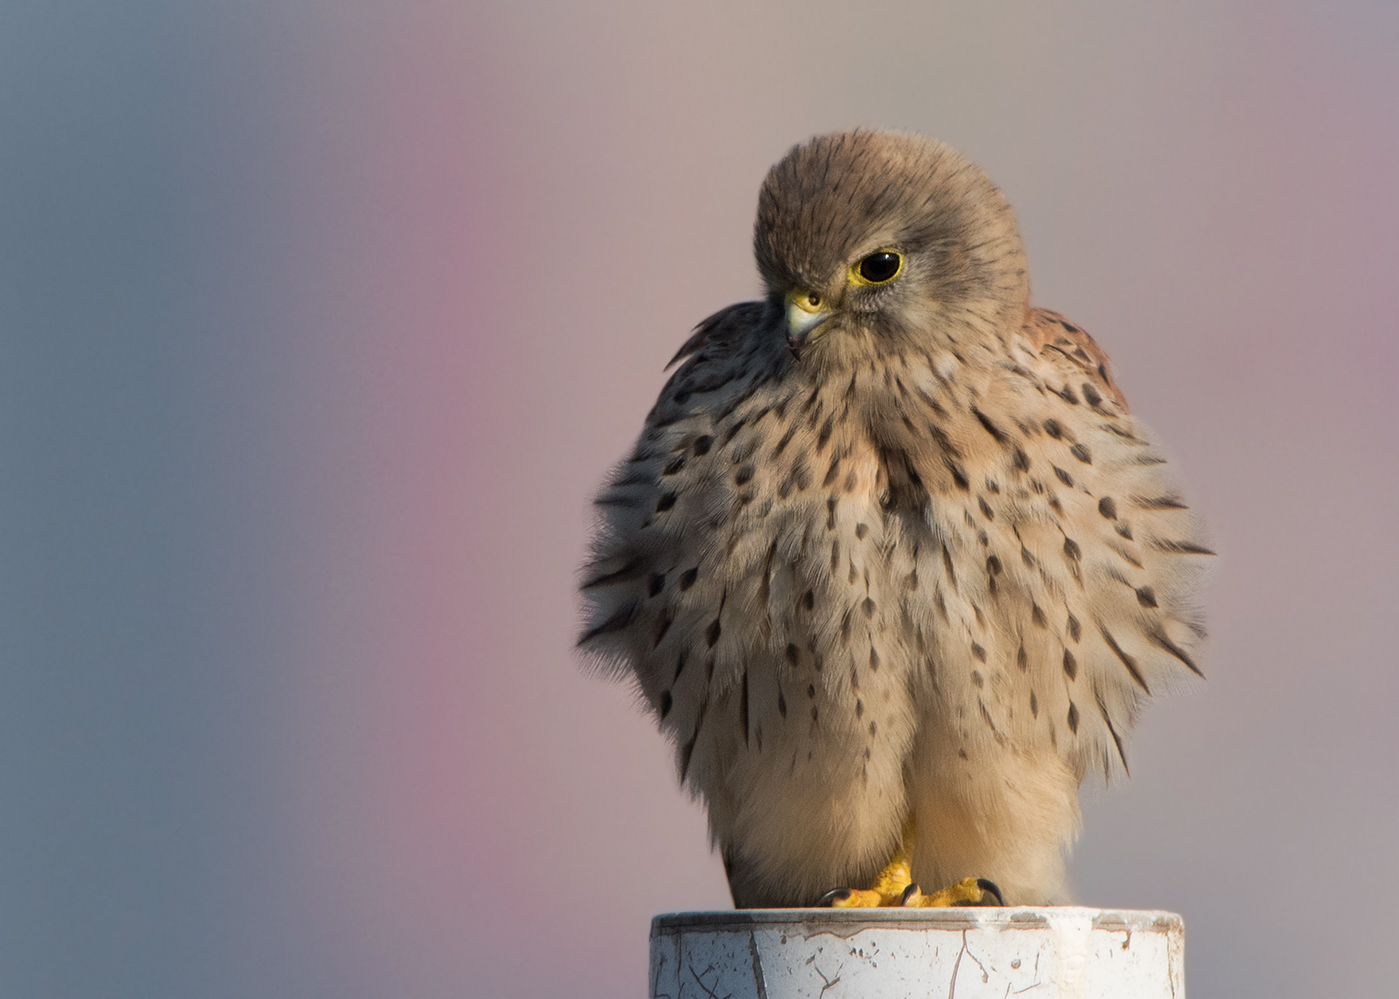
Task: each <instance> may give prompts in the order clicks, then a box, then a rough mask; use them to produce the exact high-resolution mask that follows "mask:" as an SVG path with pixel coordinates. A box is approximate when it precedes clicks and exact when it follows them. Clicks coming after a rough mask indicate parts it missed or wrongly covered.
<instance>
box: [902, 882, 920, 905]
mask: <svg viewBox="0 0 1399 999" xmlns="http://www.w3.org/2000/svg"><path fill="white" fill-rule="evenodd" d="M922 897H923V889H922V888H919V887H918V885H917V883H911V884H909V886H908V887H907V888H905V889H904V893H903V896H902V897H901V898H900V899H899V904H900V905H902V906H905V907H909V906H916V905H917V904H918V900H919V899H921V898H922Z"/></svg>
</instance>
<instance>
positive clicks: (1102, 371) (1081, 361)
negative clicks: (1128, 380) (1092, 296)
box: [1024, 309, 1127, 413]
mask: <svg viewBox="0 0 1399 999" xmlns="http://www.w3.org/2000/svg"><path fill="white" fill-rule="evenodd" d="M1024 335H1025V338H1026V339H1027V340H1029V341H1030V343H1031V345H1032V346H1033V348H1034V349H1035V350H1036V352H1037V353H1039V354H1040V356H1041V357H1043V358H1044V359H1045V361H1046V362H1047V363H1049V365H1050V366H1051V367H1057V368H1059V369H1060V370H1061V372H1062V373H1063V374H1065V375H1069V376H1074V377H1082V378H1086V379H1088V384H1090V385H1094V386H1096V388H1097V389H1098V391H1100V392H1102V393H1104V394H1106V395H1107V396H1108V397H1109V398H1111V399H1112V401H1113V402H1114V403H1116V404H1117V406H1118V408H1119V409H1121V411H1122V412H1124V413H1125V412H1127V399H1126V398H1125V397H1124V396H1123V395H1122V390H1121V389H1119V388H1118V387H1117V383H1116V382H1115V381H1114V380H1113V377H1112V368H1111V366H1110V362H1109V361H1108V355H1107V354H1105V353H1103V349H1102V348H1101V347H1099V346H1098V344H1097V342H1096V341H1095V340H1094V339H1093V338H1092V337H1091V336H1089V335H1088V332H1087V330H1084V329H1081V328H1080V327H1078V326H1075V325H1074V324H1073V323H1071V322H1069V321H1068V320H1067V319H1065V318H1064V317H1063V316H1061V315H1059V313H1057V312H1052V311H1050V310H1049V309H1030V310H1029V312H1028V313H1027V315H1026V317H1025V327H1024ZM1056 355H1057V356H1056ZM1060 359H1062V361H1060ZM1065 362H1067V363H1065Z"/></svg>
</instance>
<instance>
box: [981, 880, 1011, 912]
mask: <svg viewBox="0 0 1399 999" xmlns="http://www.w3.org/2000/svg"><path fill="white" fill-rule="evenodd" d="M976 886H977V887H978V888H980V889H981V891H982V893H983V894H982V896H981V902H980V903H979V904H980V905H999V906H1004V905H1005V904H1006V899H1005V896H1004V895H1002V894H1001V888H1000V886H999V885H997V884H996V882H994V881H987V880H986V879H985V878H977V879H976ZM987 895H994V896H996V901H995V902H990V901H988V900H987V898H986V896H987Z"/></svg>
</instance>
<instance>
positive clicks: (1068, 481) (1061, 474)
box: [1053, 465, 1074, 488]
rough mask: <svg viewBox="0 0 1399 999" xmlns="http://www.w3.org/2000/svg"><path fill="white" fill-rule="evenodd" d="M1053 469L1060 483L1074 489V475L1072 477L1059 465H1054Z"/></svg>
mask: <svg viewBox="0 0 1399 999" xmlns="http://www.w3.org/2000/svg"><path fill="white" fill-rule="evenodd" d="M1053 468H1054V475H1055V476H1056V477H1057V478H1058V479H1059V481H1060V482H1062V483H1064V485H1066V486H1069V487H1070V488H1072V487H1073V484H1074V477H1073V476H1072V475H1070V474H1069V473H1068V472H1066V471H1064V470H1063V469H1062V468H1060V467H1059V466H1058V465H1054V466H1053Z"/></svg>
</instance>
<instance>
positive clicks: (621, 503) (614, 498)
mask: <svg viewBox="0 0 1399 999" xmlns="http://www.w3.org/2000/svg"><path fill="white" fill-rule="evenodd" d="M641 502H642V500H641V497H639V496H618V495H616V494H615V493H609V494H608V495H606V496H599V497H598V498H597V499H595V500H593V506H615V507H619V508H621V509H624V510H627V509H630V510H634V509H636V508H637V507H639V506H640V505H641Z"/></svg>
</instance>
